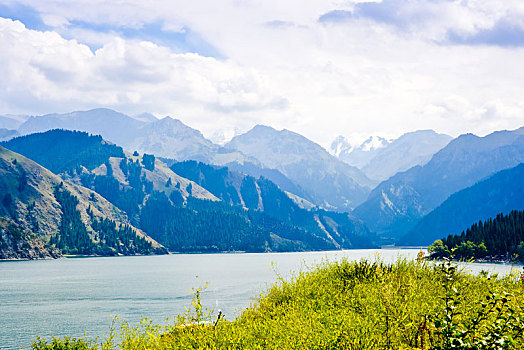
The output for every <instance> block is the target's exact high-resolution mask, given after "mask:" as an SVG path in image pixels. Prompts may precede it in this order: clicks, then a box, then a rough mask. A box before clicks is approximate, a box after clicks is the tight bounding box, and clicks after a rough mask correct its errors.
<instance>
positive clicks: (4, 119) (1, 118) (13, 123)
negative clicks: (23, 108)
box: [0, 114, 29, 130]
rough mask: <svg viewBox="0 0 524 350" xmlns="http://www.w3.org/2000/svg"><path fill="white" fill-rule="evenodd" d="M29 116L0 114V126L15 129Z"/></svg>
mask: <svg viewBox="0 0 524 350" xmlns="http://www.w3.org/2000/svg"><path fill="white" fill-rule="evenodd" d="M28 118H29V116H27V115H12V114H7V115H0V128H3V129H11V130H15V129H18V128H19V127H20V125H22V123H23V122H25V121H26V120H27V119H28Z"/></svg>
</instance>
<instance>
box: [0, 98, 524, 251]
mask: <svg viewBox="0 0 524 350" xmlns="http://www.w3.org/2000/svg"><path fill="white" fill-rule="evenodd" d="M1 126H6V127H8V128H5V129H1V128H0V141H1V140H11V141H9V142H7V143H6V142H4V143H3V145H4V146H6V147H8V148H10V149H11V150H13V151H15V152H19V153H21V154H24V155H25V156H28V157H29V158H31V159H32V160H34V161H36V162H38V163H39V164H40V165H43V166H44V167H46V168H48V169H49V170H51V171H52V172H54V173H55V175H58V176H60V178H61V179H63V180H64V181H68V183H72V184H75V185H77V186H83V187H87V188H88V189H90V190H94V191H95V192H97V193H99V194H102V195H103V197H104V198H106V200H109V202H111V203H112V204H114V205H115V206H116V207H118V208H120V210H122V211H123V212H124V213H125V214H126V215H127V217H128V220H129V222H130V224H132V225H135V226H136V228H137V229H142V230H143V231H144V232H146V234H147V230H145V229H144V228H145V227H148V228H149V230H150V231H151V230H153V231H156V232H164V234H163V236H157V237H153V238H155V239H156V238H158V239H159V240H160V244H164V245H166V246H167V247H168V248H169V249H171V250H180V251H185V250H189V251H194V250H198V249H201V250H209V249H211V250H213V249H215V250H216V249H218V250H228V249H238V250H253V251H261V250H264V249H267V250H283V249H284V250H300V249H320V247H321V246H323V247H324V248H326V249H330V248H329V247H331V248H336V247H349V246H355V243H354V242H359V243H357V244H356V245H359V244H360V245H366V244H367V245H372V244H376V243H377V240H376V237H375V236H374V234H373V232H375V233H377V234H378V235H379V236H380V237H381V239H382V242H402V243H403V244H415V243H416V244H421V243H424V244H426V243H430V242H429V240H431V238H427V239H422V238H421V237H423V236H424V237H433V235H432V234H430V233H429V231H427V230H430V231H431V230H434V231H441V230H447V231H450V230H454V229H459V227H467V226H468V225H470V224H471V222H469V220H470V219H472V218H474V217H475V220H477V219H476V217H479V219H482V218H483V216H482V215H484V214H482V215H481V213H482V212H483V211H482V210H480V209H478V207H479V206H478V205H477V206H473V204H474V203H470V202H468V200H467V198H473V197H474V196H472V195H469V196H460V195H458V193H457V192H459V191H461V190H464V189H466V188H468V187H471V186H473V187H474V188H473V189H472V190H470V191H473V192H472V193H475V195H476V196H477V197H478V198H486V197H485V196H486V195H487V194H486V191H487V190H486V187H485V186H484V187H483V186H479V187H475V184H476V183H477V182H479V181H483V180H484V179H487V178H488V177H490V176H493V175H495V174H496V173H497V172H499V171H501V170H504V169H509V168H512V167H515V166H517V165H519V164H520V163H521V162H522V161H523V159H524V158H523V142H524V141H523V137H524V128H521V129H517V130H512V131H499V132H495V133H492V134H490V135H487V136H485V137H478V136H475V135H472V134H465V135H461V136H459V137H458V138H456V139H453V140H451V137H450V136H447V135H444V134H438V133H436V132H434V131H432V130H418V131H414V132H409V133H406V134H404V135H402V136H401V137H399V138H398V139H394V140H389V139H385V138H381V137H378V136H372V137H370V138H368V139H367V140H365V141H364V142H361V143H357V144H351V142H349V141H348V140H347V139H345V138H344V137H338V138H337V139H336V140H335V141H334V142H333V143H332V145H331V148H330V152H328V151H326V150H325V149H324V148H323V147H321V146H320V145H318V144H316V143H315V142H313V141H311V140H309V139H307V138H306V137H304V136H302V135H300V134H297V133H295V132H292V131H289V130H286V129H284V130H276V129H274V128H272V127H269V126H263V125H257V126H255V127H254V128H252V129H251V130H249V131H247V132H245V133H243V134H238V130H236V131H235V132H234V134H235V136H234V137H233V138H232V139H231V140H230V141H228V142H226V141H225V136H224V135H225V134H223V135H222V134H221V135H215V136H216V137H215V139H217V140H218V139H220V144H217V143H214V142H212V141H211V140H209V139H207V138H205V137H204V136H203V135H202V133H201V132H200V131H198V130H196V129H193V128H191V127H189V126H187V125H185V124H184V123H182V122H181V121H180V120H177V119H173V118H170V117H164V118H161V119H159V118H157V117H155V116H154V115H152V114H149V113H142V114H139V115H134V116H128V115H125V114H123V113H119V112H116V111H113V110H110V109H104V108H99V109H94V110H89V111H78V112H72V113H65V114H48V115H44V116H36V117H35V116H3V117H1V116H0V127H1ZM57 128H58V129H68V130H80V131H85V132H88V133H90V134H93V135H101V136H96V137H94V136H93V137H94V138H93V137H91V136H89V135H87V134H85V135H83V136H80V135H79V134H75V133H63V132H62V131H57V130H54V129H57ZM50 130H52V131H50ZM20 134H21V135H27V136H25V137H17V136H19V135H20ZM88 136H89V137H88ZM219 136H220V137H219ZM230 136H233V134H231V135H230ZM86 138H87V139H86ZM80 139H82V140H83V141H79V140H80ZM57 140H58V141H60V142H57ZM67 140H69V141H68V142H72V144H71V145H68V144H67V142H66V143H64V142H65V141H67ZM71 140H73V141H71ZM74 140H76V141H74ZM79 145H81V147H80V146H79ZM115 152H116V153H115ZM508 181H509V180H508ZM512 181H514V182H518V179H517V178H514V179H513V180H512ZM510 182H511V181H510ZM511 188H513V189H518V186H517V185H514V186H513V187H512V185H508V186H506V187H504V188H502V189H500V191H499V192H500V193H502V195H501V197H500V201H497V200H492V201H490V203H494V204H493V205H492V206H491V207H490V209H489V213H492V212H495V211H500V212H505V211H506V210H509V209H518V208H510V207H511V206H513V205H516V204H514V203H516V202H511V203H513V204H510V205H507V206H504V203H506V202H505V198H509V197H511V196H512V193H511V191H510V190H511ZM263 189H264V191H265V192H264V191H262V190H263ZM246 191H247V192H246ZM121 192H122V193H123V194H122V193H121ZM455 193H457V196H452V195H453V194H455ZM450 196H451V197H450ZM483 196H484V197H483ZM504 196H506V197H504ZM508 196H509V197H508ZM448 197H449V198H450V200H451V198H454V199H453V201H451V202H450V203H452V204H446V205H445V207H447V208H449V209H448V212H447V213H446V214H438V213H439V212H443V211H442V210H443V209H439V208H440V207H439V206H440V205H444V203H445V201H446V199H448ZM475 198H476V197H475ZM494 198H495V197H494ZM511 198H513V197H511ZM150 199H151V202H150V206H148V204H147V203H148V202H149V200H150ZM155 203H156V204H155ZM162 203H163V205H164V206H166V207H168V208H170V209H169V210H168V212H170V214H169V215H174V216H176V217H178V218H179V219H180V220H182V218H184V219H183V220H189V221H188V222H190V221H191V220H193V223H192V224H191V225H193V226H195V225H197V226H198V225H201V226H199V227H200V229H201V230H203V231H206V230H211V227H209V226H205V224H204V222H203V221H202V220H203V218H204V217H205V215H203V214H202V216H198V215H196V216H195V215H193V214H191V211H195V212H198V211H199V210H201V211H202V213H203V212H204V211H205V212H206V213H207V214H206V215H210V216H209V217H208V218H210V217H214V218H215V219H216V220H222V221H221V222H222V224H224V225H225V222H226V221H228V220H229V222H234V221H235V220H237V221H235V222H236V224H235V225H238V228H239V230H240V232H244V233H245V234H247V232H254V231H257V230H258V231H257V232H259V234H258V236H257V237H258V238H256V239H255V240H254V241H251V243H250V245H247V246H246V245H244V246H241V245H240V243H238V242H237V245H231V244H229V243H227V242H225V241H223V242H222V243H221V245H219V246H216V247H215V248H212V247H211V246H212V244H211V243H210V242H211V241H210V240H208V241H207V242H208V243H205V244H202V245H200V248H198V249H197V246H196V243H197V242H196V240H193V241H191V243H188V245H187V244H186V245H185V246H182V245H181V243H183V242H186V243H187V242H189V241H188V237H189V236H190V235H191V234H193V233H192V232H189V231H184V232H180V234H183V235H185V237H186V238H184V239H185V241H184V240H180V239H179V238H177V240H178V241H177V240H173V237H172V236H170V234H169V232H170V231H169V230H170V229H168V226H169V225H173V222H172V221H169V220H167V221H165V222H162V221H161V220H160V222H155V220H152V221H149V222H148V221H147V215H153V213H152V211H150V210H152V209H151V208H153V207H154V205H160V204H162ZM153 204H154V205H153ZM122 208H124V209H122ZM231 208H234V209H231ZM453 208H454V210H457V213H458V212H459V211H460V210H462V208H466V209H464V210H466V211H467V212H470V213H471V215H470V214H467V215H466V214H464V215H462V214H460V215H455V216H453V220H449V221H450V222H454V226H446V225H445V224H443V223H442V221H443V218H444V217H445V215H451V214H450V212H451V211H452V210H453ZM240 209H241V210H240ZM477 209H478V210H477ZM171 211H172V212H171ZM246 211H247V212H246ZM433 211H435V213H433ZM335 212H339V213H340V214H337V213H335ZM484 212H485V213H487V212H488V211H487V210H485V211H484ZM143 213H146V214H147V213H149V214H147V215H146V214H144V215H145V216H146V217H145V218H142V216H144V215H143ZM297 213H300V214H297ZM474 213H477V214H474ZM473 214H474V215H473ZM486 215H487V214H486ZM490 215H491V214H490ZM220 216H222V217H221V218H220V219H217V218H218V217H220ZM151 217H153V216H151ZM262 217H264V218H262ZM301 217H302V219H300V218H301ZM305 217H307V219H303V218H305ZM431 217H438V218H439V219H438V220H434V221H431V220H430V219H429V218H431ZM240 218H242V219H240ZM268 218H271V219H268ZM141 219H144V221H143V222H145V223H146V225H145V226H144V225H142V220H141ZM215 219H213V220H215ZM238 220H240V221H238ZM242 220H243V221H242ZM268 220H269V221H268ZM271 220H273V221H272V224H269V222H270V221H271ZM275 220H276V221H275ZM436 221H439V222H440V224H441V225H440V226H439V225H437V224H436V223H435V222H436ZM242 222H244V223H242ZM328 222H331V223H332V224H327V223H328ZM333 222H335V223H336V225H335V224H333ZM197 223H198V224H197ZM222 224H221V225H222ZM364 224H365V225H364ZM147 225H150V226H147ZM159 225H160V226H159ZM162 225H163V226H162ZM275 225H281V226H280V230H281V232H280V234H279V233H278V232H277V231H276V227H277V226H275ZM342 226H343V227H346V228H345V229H343V230H342V231H344V232H346V233H344V234H342V233H341V232H340V231H339V230H337V229H336V227H342ZM350 227H351V228H350ZM423 227H425V228H427V230H423V229H422V228H423ZM293 228H298V231H296V230H295V231H293V230H294V229H293ZM368 228H369V230H368ZM413 230H417V232H420V234H417V233H416V232H415V231H413ZM153 231H151V232H153ZM292 232H294V233H292ZM408 233H409V234H408ZM447 233H451V232H446V233H445V234H447ZM435 234H436V232H435ZM152 235H153V236H154V233H152ZM226 236H227V235H226ZM364 236H366V237H368V238H369V239H368V241H366V242H367V243H366V242H365V240H363V238H362V237H364ZM419 236H420V237H419ZM438 236H439V237H440V236H442V234H440V233H439V234H438ZM215 238H216V237H215ZM204 241H205V239H204ZM348 242H351V243H348ZM264 247H265V248H264Z"/></svg>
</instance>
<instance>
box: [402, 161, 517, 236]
mask: <svg viewBox="0 0 524 350" xmlns="http://www.w3.org/2000/svg"><path fill="white" fill-rule="evenodd" d="M512 210H524V164H523V163H521V164H519V165H517V166H516V167H514V168H510V169H506V170H501V171H499V172H497V173H495V174H494V175H492V176H490V177H489V178H487V179H485V180H482V181H480V182H478V183H476V184H475V185H473V186H470V187H468V188H465V189H463V190H460V191H458V192H456V193H454V194H452V195H451V196H450V197H449V198H448V199H446V200H445V201H444V202H443V203H442V204H441V205H439V206H438V207H437V208H435V209H434V210H432V211H431V212H430V213H429V214H427V215H425V216H424V217H423V218H422V219H421V220H420V221H419V222H418V223H417V224H416V225H415V227H413V229H411V231H410V232H409V233H408V234H407V235H406V236H405V237H403V238H402V240H401V242H406V243H408V244H416V245H419V244H420V245H429V244H431V243H433V242H434V241H435V240H437V239H439V238H442V237H445V236H447V235H448V234H458V233H460V232H462V231H464V230H466V229H467V228H468V227H469V226H470V225H471V224H473V223H477V222H479V221H484V220H486V219H488V218H493V217H496V216H497V215H499V214H509V213H510V212H511V211H512Z"/></svg>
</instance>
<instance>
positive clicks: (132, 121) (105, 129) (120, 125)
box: [18, 108, 257, 164]
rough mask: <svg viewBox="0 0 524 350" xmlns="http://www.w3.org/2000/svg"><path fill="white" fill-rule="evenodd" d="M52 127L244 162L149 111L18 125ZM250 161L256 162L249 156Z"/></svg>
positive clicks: (159, 151) (23, 130) (152, 149)
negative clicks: (138, 113)
mask: <svg viewBox="0 0 524 350" xmlns="http://www.w3.org/2000/svg"><path fill="white" fill-rule="evenodd" d="M52 129H68V130H78V131H85V132H88V133H91V134H93V135H101V136H102V137H103V138H104V139H106V140H108V141H111V142H114V143H116V144H118V145H121V146H122V147H124V148H125V149H128V150H130V151H135V150H136V151H139V152H141V153H143V152H146V153H153V154H155V155H157V156H159V157H166V158H172V159H176V160H179V161H180V160H187V159H195V160H199V161H205V162H208V163H216V164H225V163H229V162H234V161H237V162H240V163H242V162H244V160H247V158H246V157H245V156H243V155H242V154H240V153H239V152H231V151H228V150H226V149H223V148H222V147H220V146H219V145H216V144H214V143H213V142H211V141H210V140H208V139H206V138H205V137H204V136H203V135H202V133H201V132H200V131H198V130H196V129H193V128H191V127H189V126H187V125H185V124H184V123H182V122H181V121H180V120H178V119H173V118H170V117H165V118H162V119H157V118H156V117H155V116H153V115H152V114H149V113H143V114H140V115H138V116H135V117H130V116H127V115H125V114H123V113H119V112H116V111H113V110H111V109H107V108H97V109H92V110H89V111H77V112H71V113H65V114H47V115H43V116H38V117H30V118H29V119H28V120H27V121H26V122H24V123H23V124H22V125H20V127H19V128H18V132H19V133H20V134H22V135H27V134H32V133H35V132H44V131H48V130H52ZM249 161H251V162H255V163H256V162H257V161H256V160H254V159H249Z"/></svg>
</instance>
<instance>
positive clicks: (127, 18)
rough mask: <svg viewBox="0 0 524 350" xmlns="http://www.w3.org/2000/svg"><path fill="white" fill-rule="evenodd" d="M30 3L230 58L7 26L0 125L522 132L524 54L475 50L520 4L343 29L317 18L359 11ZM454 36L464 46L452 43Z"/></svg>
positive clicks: (420, 6) (428, 11) (105, 0)
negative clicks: (117, 123) (192, 37)
mask: <svg viewBox="0 0 524 350" xmlns="http://www.w3.org/2000/svg"><path fill="white" fill-rule="evenodd" d="M23 1H25V4H26V5H28V6H36V8H37V10H38V11H40V12H41V13H45V14H46V15H53V16H55V18H59V19H65V20H67V21H68V22H70V23H75V21H81V22H83V23H92V24H97V25H108V26H110V27H111V28H114V27H118V26H127V27H132V28H141V27H142V26H144V25H146V24H148V23H160V24H161V26H162V28H164V29H166V30H168V31H170V33H173V35H175V34H176V33H177V32H180V31H182V32H183V31H184V30H185V29H184V28H189V29H190V30H191V31H192V32H194V33H198V35H199V36H200V37H201V38H202V39H203V40H205V41H206V42H207V43H210V44H211V45H213V46H214V47H216V48H217V50H218V51H219V52H220V53H222V54H223V56H224V57H225V59H220V58H219V59H215V58H210V57H202V56H200V55H198V54H195V53H193V54H192V53H185V54H175V53H173V52H172V50H171V49H169V48H167V47H162V46H159V45H155V44H153V43H150V42H144V41H135V40H130V39H125V38H120V37H119V34H118V33H117V32H114V31H112V30H108V31H103V32H101V33H99V32H97V31H99V29H92V28H91V29H90V28H89V27H88V26H87V27H77V26H76V27H75V26H74V25H72V26H70V27H66V28H67V33H68V36H67V37H68V38H77V39H78V40H79V41H80V42H86V43H88V44H92V43H96V46H98V47H100V49H99V50H96V51H94V52H93V51H91V50H89V49H88V48H87V47H86V46H83V45H81V44H79V43H78V42H75V41H70V40H64V39H63V38H61V37H60V36H59V35H57V34H53V33H52V32H45V33H42V32H37V31H30V30H27V29H25V28H23V26H21V25H20V24H16V23H10V24H9V25H4V26H3V27H1V29H0V33H2V34H0V35H1V36H0V44H1V47H2V48H4V47H5V48H6V49H5V50H3V51H4V52H3V53H0V59H1V62H2V63H5V64H3V65H2V67H0V71H1V70H6V69H7V68H6V67H11V68H12V69H11V68H10V69H9V72H6V74H4V75H3V76H4V77H8V79H6V80H4V81H5V82H6V83H4V86H5V85H9V87H8V88H1V89H0V91H2V93H1V96H0V99H1V101H0V108H2V110H0V112H5V113H8V112H13V113H20V112H31V113H39V112H40V113H43V112H49V111H57V110H62V111H66V110H71V109H80V108H90V107H95V106H107V107H110V108H115V109H118V110H122V111H124V112H130V113H132V112H136V111H144V110H146V111H151V112H153V113H156V114H158V115H165V114H170V115H174V116H177V117H179V118H181V119H182V120H183V121H185V122H187V123H188V124H190V125H191V126H194V127H197V128H200V129H202V131H203V132H204V133H205V134H207V135H212V134H213V132H214V131H216V130H222V129H230V130H233V129H234V128H235V127H238V128H240V129H242V130H245V129H246V128H248V127H251V126H252V125H254V124H256V123H263V124H269V125H272V126H274V127H277V128H287V129H291V130H295V131H298V132H301V133H303V134H304V135H306V136H307V137H310V138H312V139H314V140H315V141H317V142H320V143H321V144H323V145H324V146H329V143H330V141H331V140H332V139H333V138H334V137H335V136H336V135H338V134H344V135H348V136H349V135H352V134H353V135H354V134H359V135H371V134H374V135H376V134H382V135H387V136H388V137H390V136H398V135H400V134H402V133H403V132H406V131H410V130H414V129H421V128H423V129H427V128H432V129H435V130H437V131H439V132H446V133H450V134H452V135H457V134H459V133H463V132H476V133H486V132H489V131H491V130H495V129H501V128H516V127H519V126H522V125H524V98H523V97H522V94H521V85H522V83H521V82H522V81H524V71H523V70H522V69H521V62H522V61H523V60H524V49H523V48H522V47H518V46H516V47H515V46H511V45H509V46H507V45H506V46H504V45H499V46H496V45H485V44H482V43H483V42H482V37H479V35H484V34H485V33H486V32H485V31H486V30H492V29H494V28H497V27H496V26H497V24H500V23H502V22H501V21H505V22H504V23H506V22H507V23H513V24H515V25H520V23H524V22H521V21H519V19H521V18H524V16H523V14H524V4H523V3H522V2H521V1H516V0H510V1H504V2H501V1H495V0H483V1H474V0H467V1H428V0H419V1H392V0H384V1H383V2H382V5H383V6H390V7H391V8H392V9H394V10H396V11H397V12H396V13H398V14H399V15H398V16H397V17H396V18H394V19H393V20H389V21H385V20H382V21H380V20H378V18H377V17H376V15H375V17H374V16H373V15H372V14H371V13H369V14H368V16H360V17H358V18H351V20H347V21H344V22H343V23H339V22H336V23H334V22H329V23H320V22H319V21H318V19H319V17H320V16H321V15H323V14H326V13H329V12H330V11H332V10H341V11H348V12H351V11H355V6H356V5H355V2H348V1H332V2H330V1H312V2H304V1H298V0H296V1H285V2H281V1H279V2H272V1H242V2H239V1H205V2H190V1H177V2H176V3H173V2H171V1H161V0H155V1H152V2H148V3H147V4H146V3H145V2H142V1H138V0H135V1H126V2H125V3H122V2H116V1H109V0H97V1H96V3H94V4H93V1H91V0H89V1H88V0H82V1H80V0H77V1H62V0H42V1H39V2H38V4H34V2H33V4H31V2H32V1H29V0H27V1H26V0H23ZM21 2H22V1H21ZM358 6H360V5H357V8H358ZM395 21H396V22H395ZM47 22H49V23H48V24H50V23H51V22H52V21H50V20H47ZM62 22H63V21H62ZM62 22H61V21H59V20H56V25H57V26H58V25H61V26H63V25H64V24H63V23H62ZM2 23H3V22H2ZM64 23H65V22H64ZM50 25H51V24H50ZM15 27H16V28H18V29H15ZM57 30H58V29H57ZM61 30H63V29H61ZM16 31H18V35H19V37H16V38H15V37H14V34H13V33H12V32H16ZM451 31H452V32H453V33H455V34H456V35H457V38H462V37H463V38H464V41H463V42H459V41H456V42H454V43H450V42H448V41H446V36H447V35H449V33H450V32H451ZM4 32H5V33H4ZM501 33H504V32H501ZM475 35H476V36H477V39H476V40H477V42H475V45H470V43H468V41H467V39H468V38H470V39H471V38H474V36H475ZM492 38H493V37H492ZM494 38H495V39H496V36H495V37H494ZM457 40H458V39H457ZM468 40H469V39H468ZM471 40H472V39H471ZM7 90H10V92H9V91H7ZM15 92H16V93H15ZM25 101H26V102H25ZM27 101H29V102H27Z"/></svg>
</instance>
